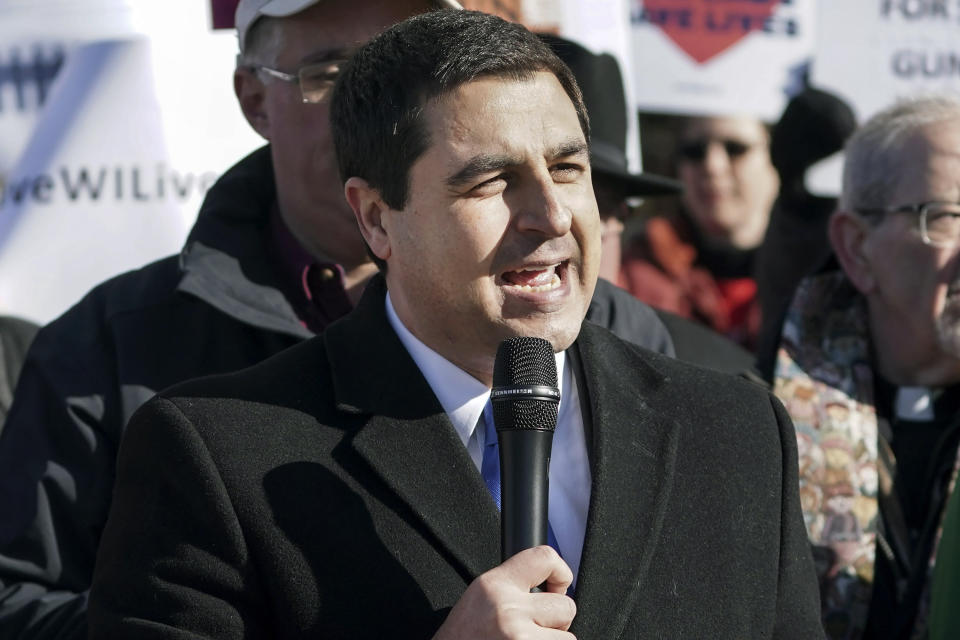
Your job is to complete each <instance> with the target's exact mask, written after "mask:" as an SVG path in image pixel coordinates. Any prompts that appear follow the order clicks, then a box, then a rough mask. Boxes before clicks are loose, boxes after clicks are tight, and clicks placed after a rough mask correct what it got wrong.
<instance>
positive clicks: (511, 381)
mask: <svg viewBox="0 0 960 640" xmlns="http://www.w3.org/2000/svg"><path fill="white" fill-rule="evenodd" d="M524 385H538V386H546V387H556V386H557V361H556V358H555V357H554V355H553V346H552V345H551V344H550V342H549V341H547V340H544V339H543V338H533V337H529V336H519V337H516V338H509V339H507V340H504V341H503V342H501V343H500V347H499V348H498V349H497V357H496V360H495V361H494V365H493V386H494V388H496V387H514V386H524ZM557 409H558V407H557V403H556V402H550V401H549V400H525V399H521V398H511V399H509V400H503V401H498V402H494V403H493V422H494V424H495V425H496V427H497V429H498V430H499V429H537V430H540V431H553V430H554V429H556V427H557Z"/></svg>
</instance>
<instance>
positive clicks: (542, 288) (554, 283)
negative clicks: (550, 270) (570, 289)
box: [509, 269, 560, 293]
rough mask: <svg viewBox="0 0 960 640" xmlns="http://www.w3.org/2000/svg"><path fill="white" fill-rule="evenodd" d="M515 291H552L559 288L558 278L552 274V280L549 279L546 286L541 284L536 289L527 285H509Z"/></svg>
mask: <svg viewBox="0 0 960 640" xmlns="http://www.w3.org/2000/svg"><path fill="white" fill-rule="evenodd" d="M525 271H539V269H525ZM509 286H511V287H513V288H515V289H520V290H521V291H529V292H531V293H543V292H545V291H552V290H553V289H556V288H557V287H559V286H560V276H558V275H557V274H556V273H554V274H553V278H551V279H550V282H549V283H547V284H541V285H538V286H536V287H531V286H530V285H528V284H511V285H509Z"/></svg>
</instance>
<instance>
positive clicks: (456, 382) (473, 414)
mask: <svg viewBox="0 0 960 640" xmlns="http://www.w3.org/2000/svg"><path fill="white" fill-rule="evenodd" d="M386 307H387V320H389V322H390V326H392V327H393V330H394V331H396V332H397V336H398V337H399V338H400V342H402V343H403V346H404V347H406V349H407V351H408V352H409V353H410V357H412V358H413V361H414V362H415V363H416V364H417V367H418V368H419V369H420V372H421V373H422V374H423V377H424V378H426V379H427V383H428V384H429V385H430V388H431V389H433V393H434V394H436V396H437V399H439V400H440V406H442V407H443V410H444V411H446V412H447V415H448V416H450V421H451V422H452V423H453V427H454V429H456V430H457V434H458V435H459V436H460V439H461V440H462V441H463V444H464V446H465V447H467V450H468V451H470V454H471V457H476V456H477V453H478V450H476V448H475V447H471V446H469V444H468V443H469V442H470V436H471V435H473V430H474V428H475V427H476V426H477V421H478V420H479V419H480V413H481V412H482V411H483V407H484V405H486V404H487V398H488V397H489V396H490V389H489V388H488V387H487V385H485V384H484V383H482V382H480V381H479V380H477V379H476V378H474V377H473V376H472V375H470V374H469V373H467V372H466V371H464V370H463V369H461V368H460V367H458V366H457V365H455V364H453V363H452V362H450V361H449V360H447V359H446V358H444V357H443V356H441V355H440V354H439V353H437V352H436V351H434V350H433V349H431V348H430V347H428V346H427V345H425V344H423V342H421V341H420V340H419V339H418V338H417V337H416V336H414V335H413V334H412V333H410V330H409V329H407V327H406V326H404V324H403V322H402V321H401V320H400V318H399V316H397V312H396V311H395V310H394V308H393V302H392V301H391V300H390V292H389V291H388V292H387V299H386ZM554 355H555V357H556V359H557V374H558V375H557V378H558V387H559V388H560V397H561V407H560V409H561V410H562V409H563V401H562V398H563V386H564V385H563V382H564V373H565V371H564V364H565V363H566V357H565V352H562V351H561V352H560V353H557V354H554ZM474 464H476V465H477V467H478V468H479V465H480V459H479V458H477V459H475V460H474Z"/></svg>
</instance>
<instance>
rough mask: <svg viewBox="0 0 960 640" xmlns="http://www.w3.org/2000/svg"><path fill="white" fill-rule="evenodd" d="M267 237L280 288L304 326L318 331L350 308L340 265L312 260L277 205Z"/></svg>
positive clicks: (315, 331)
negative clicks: (284, 219)
mask: <svg viewBox="0 0 960 640" xmlns="http://www.w3.org/2000/svg"><path fill="white" fill-rule="evenodd" d="M269 238H270V246H269V247H268V251H269V253H270V255H271V256H272V257H273V260H274V264H275V266H276V268H277V272H278V274H279V276H280V278H279V280H280V290H281V291H282V292H283V295H284V296H285V297H286V298H287V300H288V301H289V302H290V304H291V306H293V310H294V312H295V313H296V314H297V317H298V318H299V319H300V322H301V323H302V324H303V326H304V327H306V328H307V329H309V330H310V331H312V332H314V333H320V332H322V331H323V330H324V329H326V328H327V326H328V325H329V324H330V323H332V322H333V321H334V320H337V319H339V318H342V317H343V316H345V315H346V314H347V313H349V312H350V311H351V310H352V309H353V304H352V303H351V302H350V298H349V297H348V296H347V291H346V289H345V288H344V285H343V268H342V267H341V266H340V265H338V264H336V263H333V262H318V261H316V260H314V258H313V256H311V255H310V254H309V253H308V252H307V250H306V249H304V248H303V246H302V245H301V244H300V243H299V242H298V241H297V239H296V238H295V237H294V236H293V233H292V232H291V231H290V229H289V228H288V227H287V225H286V224H285V223H284V222H283V218H282V216H281V215H280V212H279V211H278V210H277V208H276V207H274V208H273V211H272V212H271V213H270V235H269Z"/></svg>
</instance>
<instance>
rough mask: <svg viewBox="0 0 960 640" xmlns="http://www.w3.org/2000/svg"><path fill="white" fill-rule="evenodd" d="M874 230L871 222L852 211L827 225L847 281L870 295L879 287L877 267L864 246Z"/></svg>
mask: <svg viewBox="0 0 960 640" xmlns="http://www.w3.org/2000/svg"><path fill="white" fill-rule="evenodd" d="M871 229H872V226H871V225H870V223H869V222H868V221H867V220H865V219H864V218H863V217H862V216H859V215H857V214H856V213H853V212H852V211H843V210H841V211H836V212H834V214H833V215H832V216H830V221H829V222H828V223H827V236H828V237H829V239H830V245H831V246H832V247H833V253H834V255H836V256H837V261H838V262H839V263H840V266H841V267H842V268H843V271H844V273H846V274H847V278H849V279H850V282H852V283H853V286H855V287H856V288H857V290H858V291H860V293H862V294H868V293H870V292H871V291H873V288H874V287H875V286H876V278H875V277H874V274H873V266H872V264H871V261H870V256H869V255H868V253H867V252H866V251H865V246H864V245H865V243H866V240H867V237H868V236H869V234H870V231H871Z"/></svg>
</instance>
